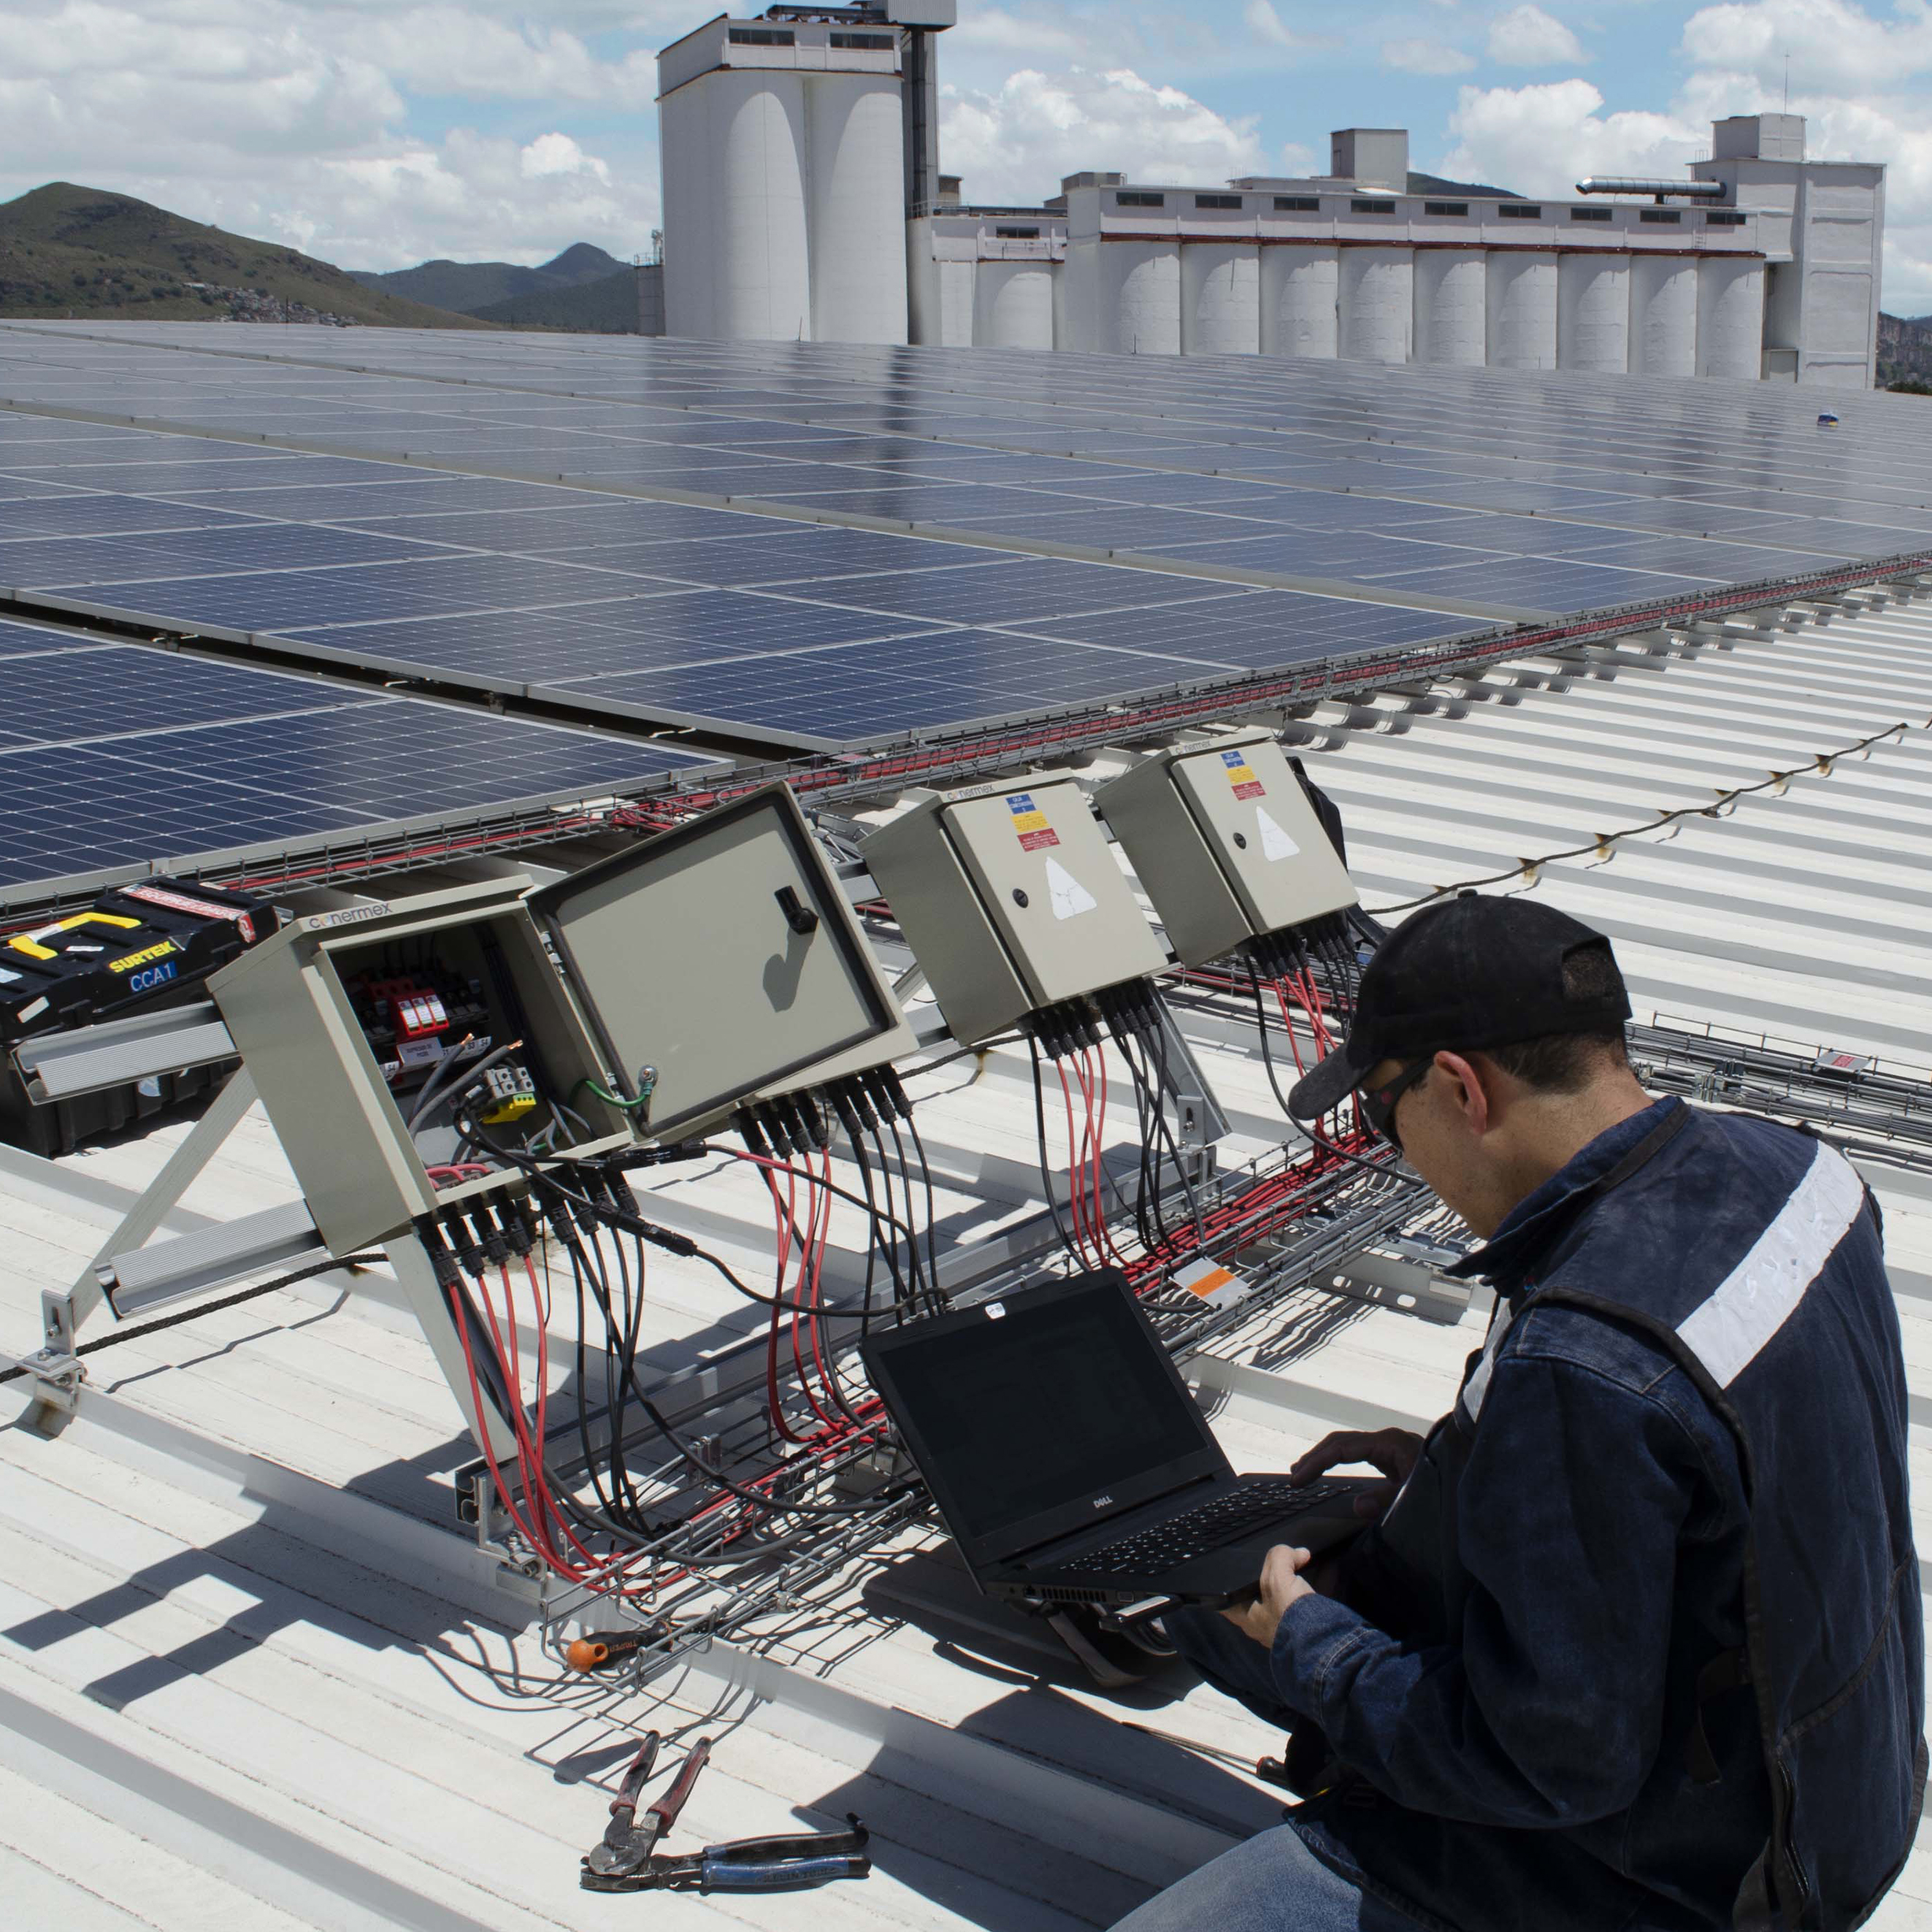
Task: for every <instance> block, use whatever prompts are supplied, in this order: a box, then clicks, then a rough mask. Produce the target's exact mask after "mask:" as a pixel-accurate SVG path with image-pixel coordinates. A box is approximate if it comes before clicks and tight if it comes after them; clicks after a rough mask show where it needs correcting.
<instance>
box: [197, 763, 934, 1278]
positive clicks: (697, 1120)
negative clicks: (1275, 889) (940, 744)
mask: <svg viewBox="0 0 1932 1932" xmlns="http://www.w3.org/2000/svg"><path fill="white" fill-rule="evenodd" d="M528 886H529V881H528V880H525V879H520V878H511V879H509V880H503V881H501V882H495V883H489V884H486V885H480V886H462V887H458V888H456V889H452V890H449V891H446V892H436V893H431V894H428V895H425V896H422V897H419V898H411V899H406V900H399V901H396V902H395V903H393V904H381V903H371V904H362V905H355V906H350V907H345V908H344V910H341V911H339V912H332V913H316V914H313V915H311V916H308V917H305V918H302V919H296V920H295V921H294V922H293V923H292V924H290V926H287V927H285V928H284V929H283V930H282V931H281V932H280V933H278V934H277V935H275V937H274V938H272V939H269V940H267V941H264V942H263V943H262V944H260V945H258V946H257V947H255V948H254V949H253V950H251V951H250V952H248V953H245V954H244V955H243V956H242V957H241V958H240V959H237V960H236V961H235V962H233V964H232V965H229V966H228V967H226V968H223V971H221V972H220V973H219V974H217V975H216V976H215V977H214V978H213V979H212V980H211V981H210V982H209V991H210V992H211V994H212V995H213V997H214V1001H215V1003H216V1004H217V1007H219V1008H220V1013H221V1016H222V1018H223V1020H224V1021H225V1022H226V1024H227V1026H228V1030H229V1033H230V1034H232V1035H233V1038H234V1040H235V1043H236V1047H237V1048H238V1049H239V1050H240V1052H241V1054H242V1059H243V1061H244V1064H245V1065H246V1066H247V1067H248V1071H249V1073H250V1074H251V1076H252V1078H253V1079H254V1082H255V1085H256V1087H257V1090H258V1091H259V1092H260V1094H261V1097H262V1102H263V1106H264V1107H265V1108H266V1110H267V1112H268V1115H269V1119H270V1120H271V1121H272V1122H273V1123H274V1125H275V1132H276V1133H277V1135H278V1137H279V1138H280V1139H281V1143H282V1146H283V1149H284V1151H285V1152H286V1154H287V1156H288V1159H289V1163H290V1166H292V1167H293V1169H295V1172H296V1179H297V1180H298V1181H299V1182H300V1184H301V1186H302V1192H303V1193H304V1195H305V1196H306V1197H307V1199H308V1207H309V1211H310V1213H311V1214H312V1215H313V1216H314V1220H315V1223H316V1226H317V1228H318V1229H320V1232H321V1233H322V1235H323V1239H324V1240H325V1241H327V1242H328V1243H329V1246H330V1247H331V1248H332V1250H334V1251H335V1253H338V1254H344V1253H349V1252H350V1251H351V1250H353V1249H355V1248H358V1247H364V1246H366V1245H368V1244H370V1243H371V1242H374V1241H383V1240H386V1239H387V1238H389V1237H391V1236H392V1235H396V1234H398V1233H400V1232H401V1231H402V1230H403V1229H404V1228H406V1227H407V1226H409V1225H410V1223H411V1222H413V1220H416V1218H417V1217H419V1216H421V1215H423V1214H429V1213H431V1212H433V1211H436V1210H438V1209H440V1208H444V1207H447V1206H449V1205H452V1203H455V1202H460V1201H462V1200H463V1199H466V1197H467V1196H470V1195H472V1194H474V1193H478V1191H482V1192H488V1191H490V1190H493V1189H500V1188H501V1187H502V1186H503V1185H505V1181H506V1180H508V1181H511V1182H514V1169H515V1162H514V1160H510V1159H508V1158H506V1159H505V1160H503V1161H502V1163H499V1164H498V1166H496V1169H495V1171H493V1172H478V1171H476V1169H473V1168H470V1167H469V1166H465V1165H458V1163H471V1162H472V1161H475V1162H476V1163H477V1167H478V1168H481V1167H486V1166H488V1165H489V1162H488V1158H487V1156H481V1157H479V1156H478V1152H477V1150H475V1148H468V1149H458V1147H457V1146H456V1145H455V1135H454V1132H453V1130H449V1129H448V1128H447V1127H444V1128H442V1129H439V1128H438V1127H437V1125H436V1124H437V1122H438V1121H447V1120H448V1119H449V1107H450V1104H451V1101H452V1099H453V1097H455V1095H457V1094H473V1096H474V1098H473V1100H470V1101H469V1102H468V1103H466V1111H467V1112H468V1113H469V1116H470V1118H472V1119H473V1121H475V1123H476V1124H478V1125H479V1126H480V1127H481V1129H482V1130H483V1133H484V1136H487V1138H488V1139H490V1140H491V1141H493V1142H495V1143H496V1144H497V1145H500V1146H501V1147H502V1148H505V1150H507V1151H508V1153H509V1154H514V1155H519V1156H521V1157H523V1158H525V1159H530V1158H537V1157H544V1156H546V1155H550V1154H589V1153H596V1152H601V1151H606V1150H609V1149H611V1148H622V1147H623V1146H625V1145H628V1144H631V1143H633V1142H643V1141H648V1140H652V1139H668V1138H678V1137H682V1136H687V1135H689V1134H691V1133H695V1132H697V1131H700V1130H703V1128H705V1127H708V1126H709V1125H710V1124H712V1123H713V1122H714V1121H718V1120H721V1119H722V1118H724V1117H726V1116H727V1115H728V1114H729V1112H730V1109H731V1108H732V1107H733V1105H734V1104H736V1103H737V1102H738V1101H739V1100H742V1099H744V1098H745V1097H763V1096H764V1095H766V1094H771V1093H781V1092H788V1091H791V1090H792V1089H793V1088H796V1087H797V1086H799V1085H808V1084H814V1083H815V1082H817V1081H819V1080H820V1079H831V1078H833V1077H835V1076H838V1075H839V1074H841V1073H845V1072H847V1071H849V1070H853V1069H854V1068H856V1067H873V1066H876V1065H877V1064H880V1062H881V1061H886V1060H888V1059H889V1058H892V1057H893V1056H894V1055H895V1054H897V1053H900V1052H907V1051H909V1050H910V1049H911V1047H912V1045H913V1041H912V1037H911V1034H910V1029H909V1028H907V1026H906V1025H905V1022H904V1016H903V1015H902V1014H901V1011H900V1010H899V1007H898V1002H897V1001H896V1000H895V999H894V998H893V997H892V989H891V988H890V987H889V986H888V985H887V984H886V981H885V980H884V978H883V976H882V975H881V974H880V971H879V969H878V968H877V965H876V964H875V963H874V961H873V959H872V957H871V951H870V949H869V947H868V945H867V944H866V941H865V935H864V933H863V932H862V930H861V929H860V928H859V923H858V921H857V919H856V916H855V915H854V914H853V911H852V910H851V908H850V906H849V905H848V904H847V902H846V900H845V898H844V893H843V892H842V891H841V889H840V888H839V886H838V881H837V880H836V878H835V877H834V875H833V874H832V871H831V868H829V865H827V864H826V861H825V859H824V858H823V856H822V854H821V853H820V851H819V850H818V848H817V846H816V844H814V842H813V840H812V838H811V833H810V831H809V829H808V827H807V826H806V825H805V820H804V818H803V817H802V814H800V812H799V809H798V806H797V805H796V802H795V801H794V800H793V798H792V796H791V794H790V792H789V791H787V790H785V788H784V787H783V786H771V787H766V788H764V789H763V790H760V791H757V792H755V793H751V794H748V796H746V797H745V798H743V799H739V800H737V801H736V802H733V803H732V804H730V805H725V806H723V807H721V808H718V810H716V811H712V812H709V813H706V814H704V815H703V816H702V817H697V818H694V819H693V820H691V821H690V822H689V823H687V824H685V825H682V826H678V827H677V828H676V829H673V830H672V831H670V832H664V833H662V834H661V835H658V837H656V838H651V839H647V840H644V841H640V842H639V843H638V844H637V845H635V846H634V847H630V848H629V849H628V850H625V851H624V852H622V853H619V854H617V855H616V856H615V857H614V858H612V859H609V860H607V861H605V862H603V863H601V864H599V865H593V866H590V867H588V868H586V869H585V870H583V871H581V872H579V873H577V874H574V875H573V876H571V877H569V878H567V879H565V880H560V881H559V882H557V883H555V884H552V885H549V886H544V887H543V888H542V889H541V890H538V891H529V890H527V889H526V888H527V887H528Z"/></svg>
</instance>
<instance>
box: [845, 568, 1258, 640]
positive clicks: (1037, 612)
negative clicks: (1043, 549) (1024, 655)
mask: <svg viewBox="0 0 1932 1932" xmlns="http://www.w3.org/2000/svg"><path fill="white" fill-rule="evenodd" d="M1228 587H1229V589H1230V590H1231V591H1232V590H1234V589H1235V588H1236V586H1233V585H1230V586H1228ZM1204 588H1205V586H1204V585H1203V584H1202V583H1201V582H1199V580H1196V579H1194V578H1191V577H1168V576H1160V577H1156V576H1154V575H1153V574H1151V573H1150V572H1148V571H1139V570H1124V569H1120V568H1115V567H1114V566H1112V565H1108V564H1103V563H1076V562H1070V561H1069V560H1068V559H1065V558H1064V557H1025V558H1018V557H1009V558H1004V559H1002V558H1001V557H1000V556H998V553H996V552H993V551H987V552H985V553H983V555H982V557H981V559H980V561H979V562H975V563H971V564H964V565H954V566H953V567H952V568H949V569H945V570H922V571H890V572H878V573H874V574H872V575H871V576H867V577H833V578H830V579H825V580H817V581H814V583H812V584H811V585H810V586H809V594H810V595H811V596H813V597H814V598H821V599H823V601H825V602H826V603H837V604H856V605H857V606H858V607H860V608H861V609H864V610H889V611H897V612H900V613H904V615H906V616H916V617H929V618H933V619H941V620H948V621H950V622H954V623H959V624H1012V623H1019V622H1024V621H1025V620H1026V619H1028V618H1031V617H1052V616H1058V615H1061V614H1064V613H1066V612H1068V611H1071V610H1107V609H1117V608H1118V607H1121V606H1122V605H1126V604H1133V605H1141V606H1146V605H1151V604H1172V603H1181V602H1183V601H1187V599H1189V598H1198V597H1199V596H1200V595H1202V592H1203V589H1204Z"/></svg>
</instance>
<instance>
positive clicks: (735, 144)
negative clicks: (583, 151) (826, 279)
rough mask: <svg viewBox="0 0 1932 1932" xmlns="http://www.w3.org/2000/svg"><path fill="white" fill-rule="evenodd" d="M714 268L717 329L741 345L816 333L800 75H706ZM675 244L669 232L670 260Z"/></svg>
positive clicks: (700, 84)
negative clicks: (812, 319) (812, 316)
mask: <svg viewBox="0 0 1932 1932" xmlns="http://www.w3.org/2000/svg"><path fill="white" fill-rule="evenodd" d="M691 87H692V89H702V90H703V93H704V95H705V97H706V98H705V101H704V105H705V106H706V107H708V108H709V121H710V133H711V142H710V146H711V154H712V190H711V193H712V203H711V212H712V237H711V243H710V249H709V253H710V254H711V257H712V262H713V263H714V267H713V272H712V273H713V280H712V300H711V305H710V326H709V328H708V329H706V330H705V331H704V333H705V334H706V335H717V336H722V337H724V338H727V339H728V340H732V341H769V342H797V341H807V340H808V339H809V338H810V337H811V270H810V266H809V262H808V249H807V242H806V235H807V223H808V217H807V214H806V206H805V80H804V77H802V75H800V74H795V73H794V74H760V73H757V72H754V71H748V72H724V71H720V72H718V73H716V74H706V76H705V77H703V79H702V80H697V81H694V82H692V83H691ZM673 246H674V244H673V241H672V239H671V237H670V234H669V233H668V232H667V234H666V236H665V241H664V249H665V255H666V258H667V260H668V259H669V258H670V254H671V251H672V249H673Z"/></svg>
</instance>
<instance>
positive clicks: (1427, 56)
mask: <svg viewBox="0 0 1932 1932" xmlns="http://www.w3.org/2000/svg"><path fill="white" fill-rule="evenodd" d="M1382 65H1383V66H1384V67H1392V68H1394V69H1395V70H1396V71H1397V73H1399V74H1467V73H1468V72H1469V70H1470V69H1471V68H1473V67H1474V66H1475V65H1476V63H1475V62H1474V61H1473V60H1472V59H1471V58H1469V55H1467V54H1466V53H1464V52H1463V51H1462V50H1461V49H1460V48H1458V47H1452V46H1448V45H1447V44H1446V43H1444V42H1443V41H1441V40H1385V41H1383V43H1382Z"/></svg>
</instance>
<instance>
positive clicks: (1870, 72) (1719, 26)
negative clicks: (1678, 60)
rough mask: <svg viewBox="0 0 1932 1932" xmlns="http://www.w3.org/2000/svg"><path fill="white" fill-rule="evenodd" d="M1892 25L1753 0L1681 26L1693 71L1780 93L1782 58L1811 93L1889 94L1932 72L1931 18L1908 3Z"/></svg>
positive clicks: (1776, 0)
mask: <svg viewBox="0 0 1932 1932" xmlns="http://www.w3.org/2000/svg"><path fill="white" fill-rule="evenodd" d="M1899 11H1900V19H1899V20H1897V23H1895V24H1889V23H1886V22H1884V21H1882V20H1874V19H1873V17H1871V16H1870V14H1869V13H1866V12H1865V10H1864V9H1863V8H1862V7H1855V6H1852V5H1848V4H1847V0H1750V4H1745V5H1726V6H1718V7H1705V8H1703V10H1701V11H1700V12H1699V13H1694V14H1692V15H1691V18H1690V19H1689V20H1687V21H1686V22H1685V25H1684V40H1683V51H1684V55H1685V58H1686V59H1687V60H1688V61H1690V62H1692V63H1693V64H1694V65H1695V66H1697V67H1699V68H1710V69H1715V70H1717V71H1720V72H1722V73H1725V74H1740V75H1748V76H1751V77H1753V78H1754V79H1756V80H1758V81H1760V82H1761V83H1763V84H1764V85H1765V86H1767V87H1770V86H1779V87H1781V86H1782V84H1783V81H1784V57H1785V55H1787V54H1789V55H1790V56H1791V71H1792V74H1793V77H1794V79H1796V80H1799V81H1800V82H1802V85H1803V86H1804V87H1805V89H1806V91H1807V92H1817V93H1827V94H1829V93H1836V92H1841V91H1843V92H1846V93H1855V92H1858V91H1859V90H1861V89H1866V88H1882V89H1888V90H1889V89H1893V88H1895V87H1897V86H1898V85H1899V83H1900V82H1901V81H1903V80H1907V79H1909V77H1911V76H1912V75H1914V74H1923V73H1924V72H1925V71H1927V69H1928V68H1932V10H1928V8H1927V7H1926V6H1925V5H1924V4H1923V0H1903V5H1901V6H1900V10H1899Z"/></svg>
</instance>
